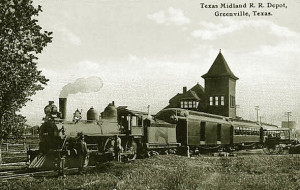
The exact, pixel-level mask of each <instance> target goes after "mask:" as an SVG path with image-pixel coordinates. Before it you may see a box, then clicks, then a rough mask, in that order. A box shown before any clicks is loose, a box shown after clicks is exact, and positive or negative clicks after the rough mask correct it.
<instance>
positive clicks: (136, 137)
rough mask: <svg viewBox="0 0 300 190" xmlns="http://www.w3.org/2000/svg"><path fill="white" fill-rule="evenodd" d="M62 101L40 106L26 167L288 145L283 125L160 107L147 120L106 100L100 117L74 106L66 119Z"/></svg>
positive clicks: (79, 164)
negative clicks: (35, 146)
mask: <svg viewBox="0 0 300 190" xmlns="http://www.w3.org/2000/svg"><path fill="white" fill-rule="evenodd" d="M66 101H67V100H66V99H65V98H60V100H59V108H60V112H58V111H57V107H56V106H55V105H54V104H53V102H49V105H47V106H46V107H45V109H44V111H45V114H46V117H45V121H44V123H43V124H42V126H41V127H40V133H39V135H40V146H39V149H38V150H29V151H28V156H29V163H30V164H29V168H43V169H52V168H57V169H59V171H61V169H63V168H64V167H78V168H80V169H82V168H83V167H85V166H87V165H88V164H92V162H101V161H103V160H112V159H117V160H119V161H121V160H122V161H124V160H128V161H129V160H134V159H135V158H136V157H137V156H140V157H145V156H151V155H153V154H160V153H175V152H177V153H182V154H190V153H192V154H197V153H199V152H201V151H204V152H205V151H208V150H214V151H216V150H227V151H232V150H237V149H241V148H245V147H246V148H249V147H251V148H258V147H264V146H266V145H268V147H269V148H272V149H275V146H276V145H278V144H281V143H284V144H289V143H290V131H289V130H288V129H283V128H278V127H277V126H274V125H266V124H258V123H256V122H253V121H245V120H241V119H232V118H228V117H224V116H219V115H213V114H207V113H203V112H198V111H191V110H186V109H181V108H166V109H163V110H162V111H160V112H159V113H157V114H156V115H155V116H154V117H153V118H152V117H151V116H150V115H149V114H148V113H145V112H138V111H133V110H128V109H127V107H126V106H119V107H117V108H116V107H115V105H114V102H112V103H110V104H109V105H108V106H107V107H106V108H105V109H104V111H103V112H102V113H101V116H100V117H99V114H98V113H97V112H96V111H95V109H94V108H91V109H89V110H88V112H87V120H82V119H81V118H82V117H81V114H82V113H81V112H80V111H79V110H78V109H77V110H76V111H75V113H74V116H73V121H66V120H65V118H66ZM270 139H273V141H272V142H271V141H270ZM274 140H276V141H274ZM270 142H271V143H270ZM274 142H275V144H274ZM269 153H270V151H269ZM61 172H62V171H61Z"/></svg>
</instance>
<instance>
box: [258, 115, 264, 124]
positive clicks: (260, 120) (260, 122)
mask: <svg viewBox="0 0 300 190" xmlns="http://www.w3.org/2000/svg"><path fill="white" fill-rule="evenodd" d="M261 118H264V117H262V116H259V123H260V124H261Z"/></svg>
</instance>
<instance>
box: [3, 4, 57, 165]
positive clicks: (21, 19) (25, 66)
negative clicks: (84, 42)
mask: <svg viewBox="0 0 300 190" xmlns="http://www.w3.org/2000/svg"><path fill="white" fill-rule="evenodd" d="M41 11H42V9H41V6H38V7H35V6H33V1H32V0H2V1H1V4H0V79H1V80H0V145H1V144H2V140H3V136H4V135H5V128H6V125H5V123H7V122H9V121H11V120H14V118H11V117H16V116H17V114H16V112H18V111H19V110H20V109H21V108H22V107H23V106H25V104H26V102H28V101H30V100H31V99H30V97H31V96H32V95H34V94H35V93H36V91H39V90H42V89H43V88H44V85H46V84H47V82H48V79H46V78H45V76H43V75H42V73H41V71H40V70H38V69H37V60H38V57H37V55H38V54H39V53H41V52H42V50H43V48H44V47H45V46H46V45H47V44H48V43H50V42H51V41H52V37H51V34H52V33H51V32H47V31H42V27H41V26H39V25H38V21H37V20H36V18H37V17H38V15H39V12H41ZM1 161H2V159H1V149H0V163H1Z"/></svg>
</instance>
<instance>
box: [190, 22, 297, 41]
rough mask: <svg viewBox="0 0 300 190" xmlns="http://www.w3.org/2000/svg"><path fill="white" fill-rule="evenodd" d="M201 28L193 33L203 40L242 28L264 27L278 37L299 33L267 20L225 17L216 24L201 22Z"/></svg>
mask: <svg viewBox="0 0 300 190" xmlns="http://www.w3.org/2000/svg"><path fill="white" fill-rule="evenodd" d="M200 25H201V26H202V27H201V29H198V30H194V31H193V32H191V35H192V36H193V37H195V38H200V39H202V40H215V39H217V38H219V37H222V36H224V35H226V34H231V33H233V32H237V31H241V30H247V29H249V30H257V29H264V30H265V31H268V33H269V34H272V35H275V36H277V37H287V38H289V37H296V36H298V34H297V33H296V32H294V31H291V30H289V29H288V28H286V27H282V26H278V25H276V24H275V23H273V22H271V21H267V20H233V19H231V18H223V19H222V22H221V23H219V24H215V23H212V22H206V21H202V22H200Z"/></svg>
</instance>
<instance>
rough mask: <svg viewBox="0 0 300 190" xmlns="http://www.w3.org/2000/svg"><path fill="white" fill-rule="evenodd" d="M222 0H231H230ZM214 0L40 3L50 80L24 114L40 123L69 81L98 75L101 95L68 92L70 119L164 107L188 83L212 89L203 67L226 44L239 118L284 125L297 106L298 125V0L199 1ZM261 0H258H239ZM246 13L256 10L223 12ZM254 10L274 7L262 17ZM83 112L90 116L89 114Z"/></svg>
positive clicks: (42, 63)
mask: <svg viewBox="0 0 300 190" xmlns="http://www.w3.org/2000/svg"><path fill="white" fill-rule="evenodd" d="M224 2H228V1H225V0H224ZM224 2H222V1H216V0H215V1H211V0H210V1H209V0H201V1H199V0H164V1H161V0H151V1H150V0H80V1H79V0H35V1H34V4H36V5H38V4H39V5H41V6H42V9H43V12H42V13H40V15H39V17H38V20H39V24H40V25H41V26H42V28H43V30H47V31H52V32H53V42H52V43H51V44H49V45H48V46H47V47H46V48H45V49H44V51H43V52H42V54H40V55H39V61H38V68H39V69H40V70H42V73H43V74H44V75H45V76H46V77H47V78H48V79H49V80H50V81H49V83H48V85H47V86H46V87H45V89H44V90H43V91H39V92H37V94H36V95H34V96H33V97H32V100H33V101H32V102H29V103H28V104H27V105H26V107H25V108H23V109H22V111H21V113H22V114H23V115H25V116H26V117H27V120H28V123H29V124H32V125H36V124H40V123H41V121H42V117H44V112H43V108H44V107H45V106H46V105H47V104H48V101H49V100H53V101H55V104H56V105H58V98H59V94H60V92H61V90H62V88H63V87H64V86H65V85H67V84H68V83H73V82H75V81H76V80H77V79H78V78H88V77H99V78H101V80H102V83H103V86H102V87H101V89H100V90H99V91H97V92H89V93H77V94H70V95H69V96H68V106H67V110H68V111H67V114H68V116H67V118H68V119H71V118H72V113H73V112H74V111H75V110H76V109H77V108H79V109H82V110H83V112H84V113H85V112H86V111H87V110H88V109H89V108H90V107H91V106H93V107H94V108H95V109H96V110H98V112H102V111H103V110H104V108H105V107H106V106H107V104H108V103H110V102H111V101H115V104H116V105H117V106H124V105H126V106H128V107H129V108H130V109H134V110H140V111H147V106H148V105H150V111H151V114H155V113H157V112H158V111H159V110H161V109H162V108H163V107H165V106H167V105H168V101H169V99H170V98H172V97H173V96H174V95H176V94H177V93H180V92H182V88H183V86H187V88H188V89H189V88H191V87H193V86H194V85H195V84H197V82H199V84H201V85H202V86H204V80H203V78H202V77H201V76H202V75H203V74H205V73H206V72H207V71H208V70H209V68H210V66H211V65H212V63H213V61H214V60H215V58H216V56H217V55H218V53H219V50H220V49H221V51H222V54H223V56H224V57H225V59H226V61H227V63H228V65H229V67H230V68H231V70H232V72H233V73H234V74H235V75H236V76H237V77H239V80H238V81H237V86H236V104H238V105H239V108H237V114H238V116H241V117H243V118H245V119H250V120H256V111H255V106H259V107H260V110H259V116H261V117H262V121H264V122H268V123H274V124H278V125H280V123H281V121H282V120H286V119H287V118H286V117H285V116H284V113H285V112H287V111H290V112H292V116H291V118H290V119H291V120H295V121H296V122H297V123H300V98H299V97H300V76H299V75H298V73H300V66H299V65H300V64H299V59H298V55H299V53H300V21H299V18H300V11H299V10H300V2H298V1H293V0H281V1H277V0H273V1H272V3H274V4H275V3H285V5H286V7H285V8H278V9H275V8H266V7H265V8H255V9H250V8H239V9H238V8H232V9H224V8H215V9H212V8H201V6H200V3H205V4H216V5H219V6H220V4H221V3H224ZM230 2H232V3H238V4H244V3H246V4H247V6H248V3H255V4H256V3H258V2H261V1H258V0H252V1H248V0H242V1H241V0H239V1H237V0H232V1H230ZM216 11H219V12H238V11H247V12H249V13H250V15H251V16H250V17H228V16H225V17H219V16H215V12H216ZM252 11H259V12H271V14H272V16H254V15H253V13H252ZM84 115H85V114H84Z"/></svg>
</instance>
